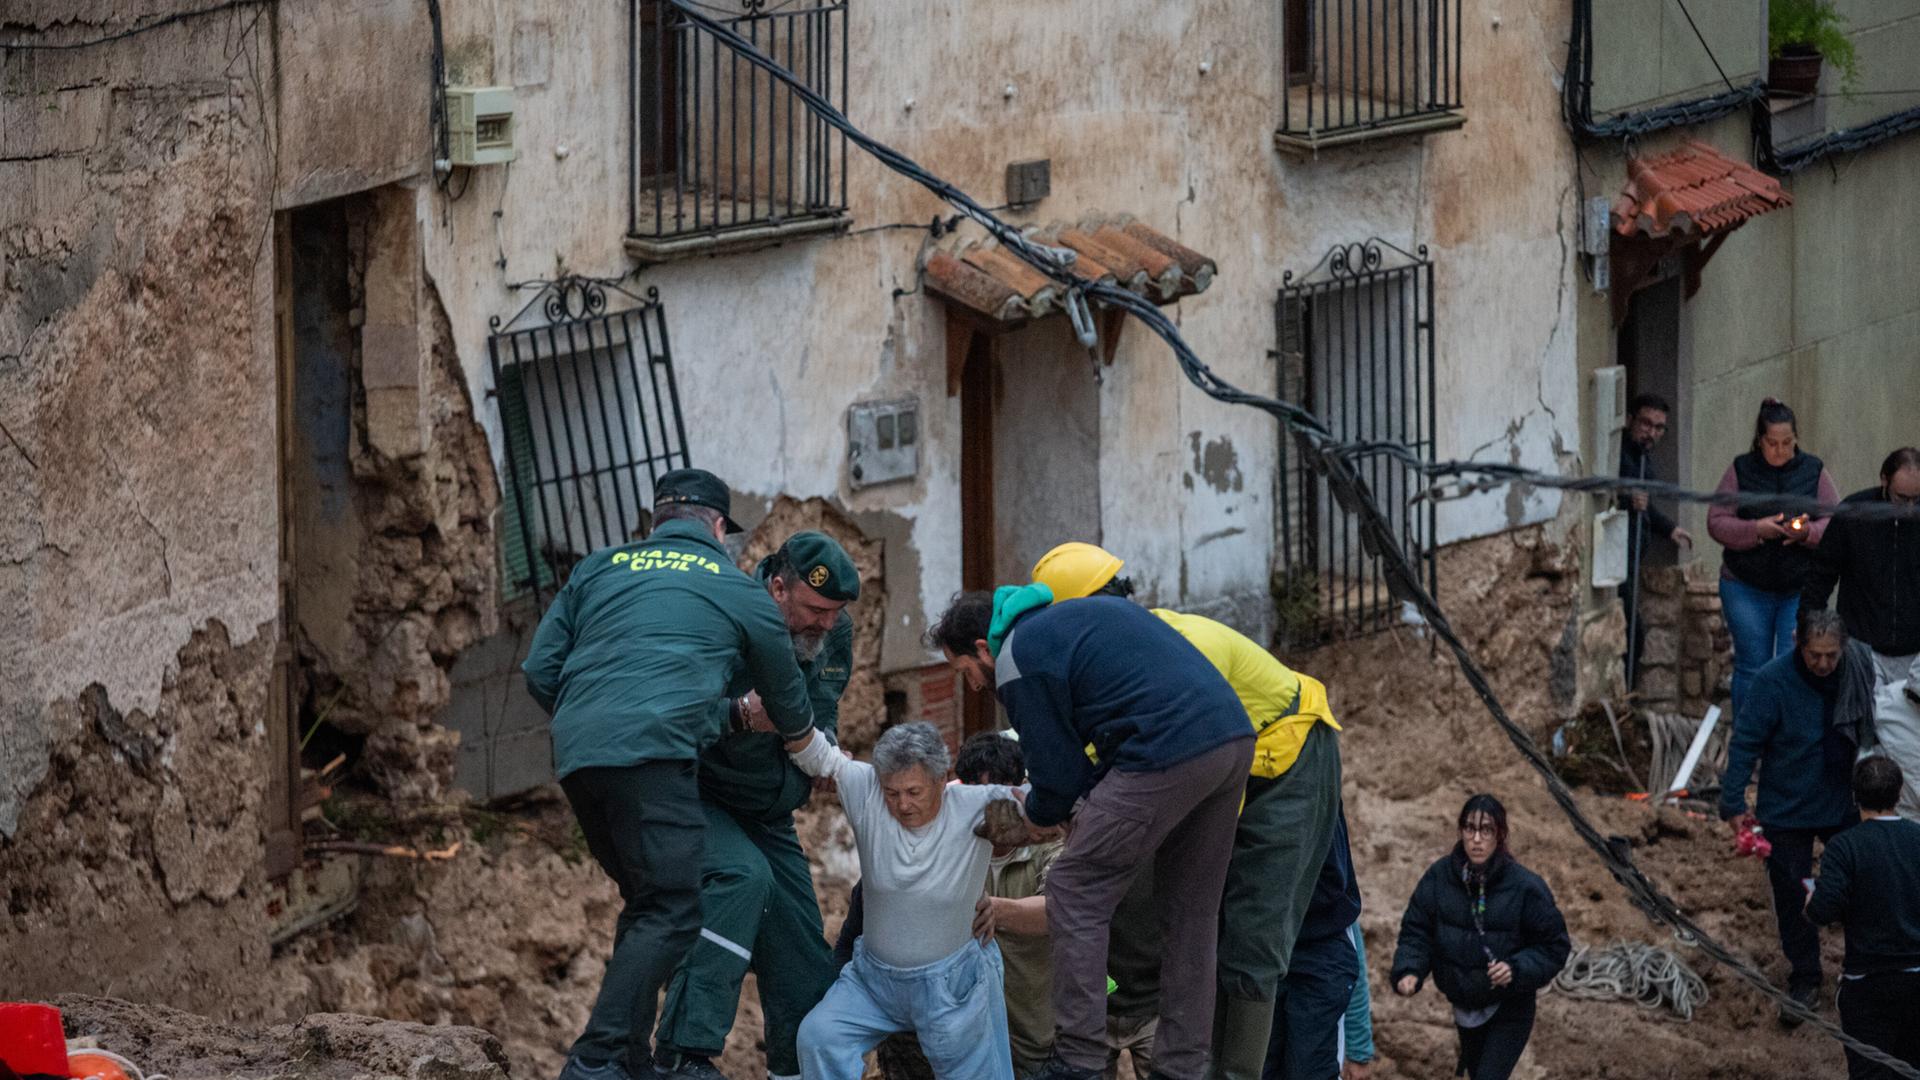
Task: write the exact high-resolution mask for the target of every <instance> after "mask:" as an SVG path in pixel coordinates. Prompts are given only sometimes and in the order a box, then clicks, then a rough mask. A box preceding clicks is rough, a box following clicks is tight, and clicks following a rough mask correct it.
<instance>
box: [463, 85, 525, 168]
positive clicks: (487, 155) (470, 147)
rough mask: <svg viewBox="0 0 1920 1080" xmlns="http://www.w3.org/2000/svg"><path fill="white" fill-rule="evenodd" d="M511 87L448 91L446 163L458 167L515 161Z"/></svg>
mask: <svg viewBox="0 0 1920 1080" xmlns="http://www.w3.org/2000/svg"><path fill="white" fill-rule="evenodd" d="M514 128H515V124H514V119H513V87H511V86H449V87H447V136H448V138H447V142H448V147H447V151H448V152H447V160H448V163H449V164H452V165H460V166H469V167H470V166H474V165H504V164H506V163H507V162H509V161H512V160H513V159H514V156H515V153H514V147H513V140H514V135H515V131H514Z"/></svg>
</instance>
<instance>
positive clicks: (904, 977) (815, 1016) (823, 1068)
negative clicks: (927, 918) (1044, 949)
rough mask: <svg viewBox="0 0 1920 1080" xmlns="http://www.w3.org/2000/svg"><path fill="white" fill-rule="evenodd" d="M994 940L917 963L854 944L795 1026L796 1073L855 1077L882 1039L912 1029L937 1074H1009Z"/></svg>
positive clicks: (977, 1078)
mask: <svg viewBox="0 0 1920 1080" xmlns="http://www.w3.org/2000/svg"><path fill="white" fill-rule="evenodd" d="M1005 979H1006V973H1005V969H1004V968H1003V967H1002V966H1001V963H1000V946H998V945H993V944H989V945H986V946H984V947H983V946H981V945H980V944H979V943H978V942H975V941H972V940H969V941H968V942H967V943H966V944H965V945H962V946H960V948H959V949H958V950H956V951H955V952H953V953H952V954H951V955H949V956H947V957H945V958H944V959H941V960H936V961H934V962H933V963H931V964H927V965H925V966H923V967H914V968H901V967H894V966H892V965H890V964H883V963H881V962H880V961H878V960H876V959H874V958H873V956H872V955H871V954H870V953H868V952H867V943H866V941H865V940H864V939H862V940H859V941H855V942H854V944H853V962H852V963H849V964H848V965H847V966H846V967H844V968H841V969H840V977H839V978H838V979H837V980H835V982H834V984H833V987H832V988H831V989H829V990H828V991H827V996H826V997H824V998H822V999H821V1000H820V1004H818V1005H816V1006H814V1008H813V1011H812V1012H810V1013H808V1014H807V1018H806V1019H805V1020H804V1021H802V1022H801V1024H800V1040H799V1044H800V1075H801V1076H803V1077H805V1078H806V1080H860V1077H861V1075H862V1073H863V1072H864V1071H865V1065H864V1063H863V1061H862V1059H863V1058H864V1057H865V1056H866V1053H867V1051H869V1050H872V1049H873V1048H874V1047H876V1046H878V1045H880V1040H882V1039H884V1038H886V1037H887V1036H888V1035H891V1034H893V1033H894V1032H897V1031H911V1032H913V1033H914V1035H915V1036H916V1037H918V1038H919V1040H920V1051H921V1052H922V1053H924V1054H925V1055H926V1056H927V1063H928V1064H930V1065H932V1066H933V1075H934V1076H936V1077H938V1078H940V1080H1013V1054H1012V1051H1011V1050H1009V1049H1008V1046H1007V1000H1006V989H1005Z"/></svg>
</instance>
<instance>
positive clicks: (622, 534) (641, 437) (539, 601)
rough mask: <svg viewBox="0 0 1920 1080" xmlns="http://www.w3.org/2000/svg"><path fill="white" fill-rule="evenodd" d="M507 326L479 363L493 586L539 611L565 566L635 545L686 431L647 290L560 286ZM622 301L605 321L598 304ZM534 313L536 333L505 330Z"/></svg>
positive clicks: (543, 291)
mask: <svg viewBox="0 0 1920 1080" xmlns="http://www.w3.org/2000/svg"><path fill="white" fill-rule="evenodd" d="M540 286H541V288H540V292H539V293H538V294H537V295H536V296H535V297H534V299H533V300H532V301H530V302H529V303H528V304H527V306H526V307H525V308H523V309H521V311H520V313H519V314H517V315H515V316H514V317H513V318H512V319H509V320H507V321H506V322H505V323H502V322H501V321H500V320H499V319H498V318H495V319H493V320H492V321H491V323H490V324H489V325H490V327H491V329H492V331H493V334H492V336H491V337H490V338H489V339H488V341H487V352H488V356H489V357H490V358H491V361H492V365H493V387H494V389H493V394H494V397H495V399H496V401H497V403H498V405H499V409H500V430H501V435H502V438H503V443H504V450H505V458H506V460H505V463H504V464H505V467H504V468H503V469H502V470H501V474H502V475H501V480H502V483H501V485H500V486H501V492H502V500H501V528H500V537H501V567H502V573H501V582H502V592H503V593H504V594H505V596H506V598H507V599H509V600H512V599H517V598H519V597H523V596H526V595H528V594H531V595H532V596H533V598H534V602H535V605H536V606H544V605H545V603H546V601H547V600H548V599H549V598H551V596H552V594H553V593H554V591H555V590H557V589H558V588H559V586H560V585H562V584H564V583H565V581H566V577H567V574H568V573H569V572H571V570H572V569H573V565H574V564H575V563H576V562H578V561H579V560H580V559H581V558H583V557H584V556H586V555H587V554H588V553H590V552H592V551H595V550H598V549H599V548H603V547H608V546H611V545H615V544H623V543H627V542H629V541H631V540H635V539H638V538H639V537H641V536H643V535H645V533H646V532H647V530H648V527H649V525H650V524H651V522H650V520H649V518H650V514H651V509H652V506H653V485H654V481H655V480H657V479H658V478H659V476H660V475H661V474H662V473H664V472H667V471H669V470H672V469H677V468H683V467H685V466H686V465H687V463H688V462H687V430H686V425H685V423H684V422H683V420H682V419H681V415H680V390H679V386H678V384H677V383H676V382H675V379H674V373H673V356H672V352H671V350H670V348H669V345H668V341H667V319H666V313H665V309H664V308H663V307H662V306H661V303H660V294H659V290H657V289H648V290H647V294H646V296H645V297H644V298H642V297H639V296H635V295H634V294H632V293H629V292H627V291H626V290H624V289H621V288H620V287H619V286H617V285H613V284H611V283H608V282H603V281H595V280H591V279H585V278H574V277H569V278H563V279H561V280H559V281H555V282H542V283H540ZM609 289H611V290H612V291H613V293H614V294H615V295H616V296H620V297H624V298H626V299H627V300H631V301H633V302H634V306H632V307H628V308H626V309H624V310H621V311H614V312H609V311H607V310H606V307H607V293H608V290H609ZM536 308H538V309H539V311H540V312H541V313H542V314H543V315H544V316H545V322H544V324H543V325H536V326H529V327H521V328H516V327H515V324H516V323H518V322H519V321H520V320H521V319H522V318H524V317H526V316H527V314H528V312H530V311H533V310H535V309H536Z"/></svg>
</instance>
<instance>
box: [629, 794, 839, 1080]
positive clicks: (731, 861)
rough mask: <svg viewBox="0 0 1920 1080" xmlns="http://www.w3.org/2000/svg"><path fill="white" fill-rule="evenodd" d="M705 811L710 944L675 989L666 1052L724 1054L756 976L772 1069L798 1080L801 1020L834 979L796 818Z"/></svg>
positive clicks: (703, 939) (680, 973) (664, 1013)
mask: <svg viewBox="0 0 1920 1080" xmlns="http://www.w3.org/2000/svg"><path fill="white" fill-rule="evenodd" d="M701 805H702V809H703V810H704V811H705V813H706V821H707V834H706V835H707V854H706V862H705V865H704V866H703V867H702V869H701V874H700V939H699V940H698V941H696V942H695V943H694V946H693V948H691V949H689V950H688V951H687V954H686V959H685V960H683V961H682V962H681V964H680V967H679V970H677V971H675V972H674V974H673V980H672V982H670V983H668V985H667V1000H666V1004H665V1005H664V1006H662V1008H661V1011H660V1030H659V1031H658V1033H657V1039H658V1042H659V1045H660V1051H661V1052H662V1053H670V1052H679V1053H683V1054H698V1055H704V1056H707V1057H717V1056H719V1054H720V1051H721V1050H722V1049H723V1048H725V1046H726V1044H727V1032H728V1031H729V1030H731V1029H732V1028H733V1018H734V1013H735V1011H736V1009H737V1008H738V1006H739V1003H740V982H741V980H742V979H744V978H745V977H746V974H747V971H748V970H749V969H751V970H752V971H753V973H754V975H755V976H756V977H757V979H758V985H759V988H760V1011H761V1013H762V1015H763V1016H764V1017H765V1038H766V1047H767V1071H768V1072H769V1073H771V1074H773V1075H775V1076H797V1075H799V1073H800V1060H799V1058H798V1056H797V1055H796V1053H795V1050H794V1039H795V1037H796V1036H797V1035H798V1034H799V1032H800V1021H802V1020H804V1019H806V1016H807V1013H808V1012H810V1011H812V1009H813V1007H814V1006H815V1005H817V1004H819V1003H820V999H821V997H823V996H824V995H825V994H826V992H827V988H828V987H829V986H831V985H833V978H834V969H833V953H832V950H831V949H829V948H828V947H827V937H826V930H825V928H824V927H823V926H822V925H821V922H820V904H819V901H818V900H816V899H815V898H814V894H813V873H812V871H811V869H810V868H809V867H808V865H807V854H806V852H805V851H803V850H802V849H801V847H800V840H799V838H798V837H797V836H795V835H794V832H793V818H792V817H791V816H787V817H783V818H781V819H780V820H779V821H772V822H767V821H755V820H753V819H751V818H741V817H736V816H735V815H733V814H731V813H729V812H728V811H726V810H725V809H722V808H721V807H718V806H715V805H713V804H712V803H702V804H701Z"/></svg>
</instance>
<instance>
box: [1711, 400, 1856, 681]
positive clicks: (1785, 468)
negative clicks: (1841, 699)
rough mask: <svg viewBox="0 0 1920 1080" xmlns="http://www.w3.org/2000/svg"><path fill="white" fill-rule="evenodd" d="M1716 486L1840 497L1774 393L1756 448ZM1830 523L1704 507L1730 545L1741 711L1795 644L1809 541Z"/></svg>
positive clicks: (1729, 602) (1729, 604) (1727, 569)
mask: <svg viewBox="0 0 1920 1080" xmlns="http://www.w3.org/2000/svg"><path fill="white" fill-rule="evenodd" d="M1715 490H1717V491H1721V492H1733V491H1738V492H1743V493H1746V494H1751V495H1797V496H1800V497H1802V498H1808V499H1815V498H1817V499H1818V500H1819V501H1820V502H1821V503H1823V504H1829V505H1830V504H1833V503H1837V502H1839V501H1840V489H1839V488H1838V487H1836V486H1834V483H1833V477H1832V476H1831V475H1829V474H1828V472H1827V469H1826V466H1825V465H1823V464H1821V462H1820V459H1819V458H1817V457H1814V456H1813V455H1812V454H1809V453H1807V452H1805V451H1803V450H1801V449H1800V427H1799V424H1798V422H1797V421H1796V420H1795V419H1794V415H1793V410H1792V409H1789V408H1787V407H1786V406H1785V405H1783V404H1781V403H1780V402H1779V401H1778V400H1776V399H1774V398H1768V399H1767V400H1766V401H1764V402H1762V403H1761V405H1760V415H1759V416H1758V417H1756V418H1755V420H1754V423H1753V448H1752V449H1751V450H1749V451H1747V452H1746V453H1744V454H1741V455H1740V456H1739V457H1737V458H1734V459H1733V464H1731V465H1729V466H1727V472H1726V475H1724V476H1722V477H1721V478H1720V486H1719V487H1718V488H1716V489H1715ZM1826 531H1827V519H1826V517H1825V516H1812V515H1808V514H1797V515H1791V516H1790V515H1787V514H1770V513H1767V512H1765V511H1762V510H1755V509H1750V508H1747V507H1738V508H1736V507H1731V506H1718V505H1716V506H1714V507H1712V508H1711V509H1709V510H1708V511H1707V535H1709V536H1711V537H1713V538H1714V539H1715V540H1717V541H1719V542H1720V545H1721V546H1722V547H1723V548H1725V549H1726V553H1725V557H1724V558H1723V560H1722V562H1721V564H1720V611H1721V613H1722V615H1724V616H1725V618H1726V620H1727V630H1728V631H1729V632H1730V633H1731V634H1732V635H1733V708H1734V715H1736V716H1738V715H1739V709H1740V703H1741V700H1742V699H1743V697H1744V692H1745V690H1746V688H1747V685H1748V683H1750V682H1751V681H1752V679H1753V676H1754V673H1755V672H1757V671H1759V670H1760V666H1761V665H1762V664H1765V663H1766V662H1767V661H1769V660H1771V659H1773V658H1774V657H1776V656H1779V655H1781V654H1782V653H1785V652H1787V651H1788V650H1789V649H1791V648H1793V620H1794V616H1795V615H1796V614H1797V613H1798V612H1799V610H1800V586H1801V584H1802V583H1803V582H1804V581H1805V580H1806V577H1807V573H1808V571H1809V570H1810V569H1811V568H1812V566H1813V551H1812V549H1813V548H1814V547H1815V546H1817V545H1818V544H1819V543H1820V537H1821V535H1822V534H1823V533H1825V532H1826Z"/></svg>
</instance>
